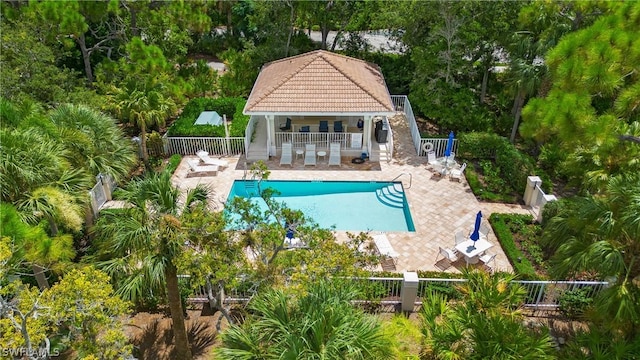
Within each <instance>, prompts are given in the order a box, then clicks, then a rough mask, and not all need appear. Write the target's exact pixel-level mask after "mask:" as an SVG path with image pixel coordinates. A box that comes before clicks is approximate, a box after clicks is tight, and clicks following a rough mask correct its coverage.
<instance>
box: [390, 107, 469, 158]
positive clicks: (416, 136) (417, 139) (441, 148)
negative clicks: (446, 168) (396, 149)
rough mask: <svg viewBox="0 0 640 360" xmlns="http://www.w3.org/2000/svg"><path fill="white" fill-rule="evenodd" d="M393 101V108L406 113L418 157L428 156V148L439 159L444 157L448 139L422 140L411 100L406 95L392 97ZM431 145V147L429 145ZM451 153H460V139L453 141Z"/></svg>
mask: <svg viewBox="0 0 640 360" xmlns="http://www.w3.org/2000/svg"><path fill="white" fill-rule="evenodd" d="M391 101H392V102H393V106H394V107H395V109H396V111H398V112H404V115H405V117H406V118H407V124H408V125H409V130H410V131H411V139H412V140H413V146H414V147H415V149H416V153H417V154H418V156H427V151H426V150H425V149H426V148H427V147H430V148H433V151H435V152H436V156H437V157H442V156H444V152H445V150H446V149H447V141H448V138H422V137H421V136H420V129H419V128H418V123H417V122H416V118H415V115H414V114H413V109H412V108H411V103H410V102H409V98H407V96H406V95H391ZM429 143H430V144H431V145H427V144H429ZM451 151H453V152H454V153H456V152H457V151H458V139H454V140H453V146H452V150H451Z"/></svg>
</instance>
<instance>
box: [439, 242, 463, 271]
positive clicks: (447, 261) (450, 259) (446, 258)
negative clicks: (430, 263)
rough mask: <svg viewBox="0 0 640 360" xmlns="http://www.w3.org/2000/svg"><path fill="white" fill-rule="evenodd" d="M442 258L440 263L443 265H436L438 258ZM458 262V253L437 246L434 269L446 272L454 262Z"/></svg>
mask: <svg viewBox="0 0 640 360" xmlns="http://www.w3.org/2000/svg"><path fill="white" fill-rule="evenodd" d="M440 256H442V259H440V261H443V262H444V264H438V257H440ZM456 261H458V251H457V250H455V249H445V248H443V247H441V246H439V252H438V255H437V256H436V267H438V268H440V269H441V270H443V271H444V270H446V269H448V268H449V267H451V266H452V265H453V263H454V262H456Z"/></svg>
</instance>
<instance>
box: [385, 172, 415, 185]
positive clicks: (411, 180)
mask: <svg viewBox="0 0 640 360" xmlns="http://www.w3.org/2000/svg"><path fill="white" fill-rule="evenodd" d="M403 175H409V186H407V189H411V183H412V182H413V175H411V173H405V172H403V173H401V174H400V175H398V176H396V177H394V178H393V180H391V181H390V182H394V181H396V180H397V179H398V178H399V177H401V176H403Z"/></svg>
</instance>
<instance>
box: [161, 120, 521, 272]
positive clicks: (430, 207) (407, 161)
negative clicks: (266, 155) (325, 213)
mask: <svg viewBox="0 0 640 360" xmlns="http://www.w3.org/2000/svg"><path fill="white" fill-rule="evenodd" d="M390 121H391V125H392V129H393V134H394V145H395V148H394V155H393V160H392V161H390V162H389V163H387V162H381V163H378V162H375V163H369V164H368V165H366V168H364V169H361V168H356V166H358V165H356V166H352V165H351V163H350V162H348V163H347V162H346V160H347V159H344V158H343V164H344V165H343V166H342V167H341V168H338V167H331V168H329V166H328V165H327V161H326V160H325V161H318V165H317V166H316V167H307V168H305V167H304V166H303V160H302V159H295V155H294V164H293V166H291V167H290V166H288V165H286V166H283V167H280V166H279V158H272V159H271V160H269V161H267V162H266V163H267V165H268V167H269V170H270V171H271V175H270V177H269V179H271V180H344V181H359V180H360V181H390V180H392V179H394V178H395V177H396V176H398V175H400V174H403V173H406V174H411V178H412V181H411V183H410V181H409V176H406V175H403V176H400V177H399V178H398V181H402V182H403V186H404V188H405V193H406V196H407V200H408V202H409V207H410V209H411V215H412V218H413V222H414V225H415V228H416V231H415V232H388V233H387V237H388V239H389V241H390V243H391V245H392V246H393V248H394V249H395V250H396V252H398V253H399V257H398V259H397V261H396V269H397V271H398V272H402V271H415V270H435V271H440V270H441V269H440V268H439V267H438V266H436V257H437V255H438V247H439V246H442V247H448V248H453V247H454V244H455V242H454V234H455V233H456V231H459V230H461V231H463V232H464V233H465V234H466V233H468V232H469V231H470V230H472V229H473V225H474V222H475V217H476V213H477V212H478V211H482V214H483V216H484V219H483V221H487V218H488V217H489V215H491V213H493V212H500V213H505V212H508V213H521V214H529V210H528V209H527V208H525V207H524V206H523V205H522V206H521V205H512V204H496V203H484V202H479V201H478V200H477V199H476V198H475V196H474V195H473V193H472V192H471V189H470V188H469V185H468V184H467V183H466V181H465V179H464V178H463V179H462V181H461V182H456V181H450V180H449V179H448V178H446V177H445V178H441V179H436V178H432V172H431V171H429V170H428V169H427V166H426V158H421V157H419V156H417V155H416V152H415V149H414V147H413V144H412V142H411V135H410V133H409V129H408V127H407V124H406V121H405V120H404V117H402V116H396V117H394V118H392V119H390ZM185 160H186V158H185V159H183V161H182V163H181V164H180V166H179V167H178V169H177V171H176V172H175V174H174V177H173V180H174V183H175V184H176V185H177V186H178V187H180V188H181V189H188V188H192V187H194V186H195V185H196V184H198V183H202V184H207V185H210V186H211V187H212V188H213V189H214V192H215V197H216V199H217V200H216V201H217V203H218V204H219V206H220V207H222V204H223V203H224V201H225V200H226V196H227V194H228V193H229V190H230V189H231V186H232V184H233V181H234V180H238V179H242V178H243V175H244V161H245V160H244V157H238V158H233V157H232V158H227V160H228V161H229V162H230V166H229V168H228V169H226V170H224V171H220V172H218V175H217V176H213V177H194V178H187V177H186V175H187V173H188V172H189V166H188V165H187V164H186V161H185ZM360 166H361V165H360ZM336 237H337V238H338V239H339V240H344V239H346V232H343V231H336ZM488 240H489V241H490V242H491V243H493V244H494V246H493V247H492V248H491V249H490V250H489V252H491V253H495V254H496V255H497V256H496V260H495V268H496V269H498V270H506V271H512V267H511V264H510V263H509V261H508V260H507V258H506V256H505V255H504V252H503V251H502V249H501V248H500V246H499V244H498V242H497V240H496V238H495V235H494V234H490V235H489V239H488ZM440 258H441V257H440ZM440 258H438V260H440ZM439 264H442V262H439ZM463 266H464V261H459V262H456V263H455V264H454V266H452V267H450V268H448V269H447V270H446V271H451V272H457V271H459V269H460V268H461V267H463Z"/></svg>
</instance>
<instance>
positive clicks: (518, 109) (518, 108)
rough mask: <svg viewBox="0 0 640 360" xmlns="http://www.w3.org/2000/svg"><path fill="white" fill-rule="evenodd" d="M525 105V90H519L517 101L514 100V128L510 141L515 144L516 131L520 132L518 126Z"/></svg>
mask: <svg viewBox="0 0 640 360" xmlns="http://www.w3.org/2000/svg"><path fill="white" fill-rule="evenodd" d="M523 105H524V92H523V91H518V96H516V99H515V101H514V102H513V112H514V114H513V128H512V129H511V137H510V138H509V141H511V143H512V144H513V143H514V142H515V140H516V133H517V132H518V126H520V114H521V113H522V106H523Z"/></svg>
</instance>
